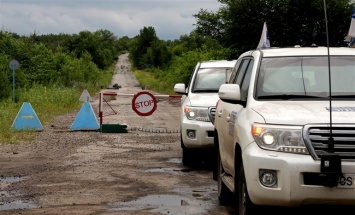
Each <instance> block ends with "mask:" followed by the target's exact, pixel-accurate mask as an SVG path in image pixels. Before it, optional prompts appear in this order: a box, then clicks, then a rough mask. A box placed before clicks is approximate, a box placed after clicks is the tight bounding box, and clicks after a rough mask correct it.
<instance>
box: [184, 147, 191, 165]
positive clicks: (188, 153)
mask: <svg viewBox="0 0 355 215" xmlns="http://www.w3.org/2000/svg"><path fill="white" fill-rule="evenodd" d="M182 164H184V165H185V166H190V165H191V164H192V155H191V150H190V149H188V148H186V147H185V146H184V147H183V148H182Z"/></svg>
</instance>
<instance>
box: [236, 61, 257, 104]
mask: <svg viewBox="0 0 355 215" xmlns="http://www.w3.org/2000/svg"><path fill="white" fill-rule="evenodd" d="M253 64H254V60H253V59H250V62H249V65H248V68H247V70H246V72H245V76H244V78H243V82H242V84H240V85H239V86H241V87H240V98H241V100H242V101H246V100H247V97H248V90H249V84H250V78H251V72H252V70H253Z"/></svg>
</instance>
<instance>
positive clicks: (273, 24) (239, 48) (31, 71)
mask: <svg viewBox="0 0 355 215" xmlns="http://www.w3.org/2000/svg"><path fill="white" fill-rule="evenodd" d="M218 2H220V3H221V6H220V8H219V10H217V11H207V10H206V9H200V11H199V12H198V13H197V14H194V17H195V19H196V24H195V29H194V30H193V31H192V32H190V33H189V34H187V35H181V36H180V37H179V39H175V40H161V39H159V38H158V37H157V35H156V32H155V29H154V27H152V26H144V27H143V28H142V29H141V30H140V32H139V34H138V35H137V36H135V37H133V38H129V37H127V36H125V37H121V38H117V37H116V36H115V35H114V34H113V33H112V32H111V31H109V30H98V31H95V32H89V31H81V32H79V33H78V34H72V35H70V34H58V35H54V34H49V35H37V34H36V32H34V33H33V34H31V35H29V36H20V35H17V34H16V33H12V32H6V31H0V88H1V91H0V101H1V100H3V99H7V98H9V97H11V89H12V74H11V70H10V69H9V66H8V65H9V62H10V61H11V59H16V60H18V61H19V62H20V67H19V69H17V70H16V87H19V88H24V89H26V88H31V87H32V86H33V85H34V84H39V85H42V86H49V85H51V86H53V85H54V86H60V87H78V88H79V89H83V88H85V86H86V85H87V84H88V83H89V84H93V85H97V86H99V85H101V84H102V83H100V77H101V76H102V74H105V73H107V72H110V70H109V68H110V67H111V66H112V65H113V64H114V63H115V62H116V61H117V56H118V55H119V54H120V53H121V52H123V51H127V52H129V58H130V61H131V63H132V67H133V68H134V69H139V70H145V71H147V72H149V73H152V74H153V75H154V76H155V78H156V79H159V80H162V81H165V82H168V83H171V84H173V83H177V82H183V83H187V82H188V80H189V78H190V74H191V72H192V71H193V69H194V67H195V65H196V63H197V62H198V61H204V60H220V59H236V58H238V56H239V55H240V54H241V53H242V52H244V51H246V50H250V49H255V48H256V46H257V44H258V42H259V39H260V35H261V31H262V26H263V23H264V22H266V23H267V26H268V30H269V32H268V33H269V36H270V41H271V46H272V47H287V46H290V47H292V46H294V45H301V46H310V45H311V44H316V45H318V46H326V45H327V43H326V42H327V40H326V35H325V33H326V31H325V24H326V23H325V16H324V0H218ZM326 4H327V8H326V9H327V14H328V17H327V20H328V28H329V44H330V46H345V45H346V44H345V43H344V37H345V36H346V35H347V31H348V29H349V25H350V20H351V15H352V9H353V7H354V2H353V1H352V0H327V1H326ZM201 7H203V5H201ZM111 72H112V71H111Z"/></svg>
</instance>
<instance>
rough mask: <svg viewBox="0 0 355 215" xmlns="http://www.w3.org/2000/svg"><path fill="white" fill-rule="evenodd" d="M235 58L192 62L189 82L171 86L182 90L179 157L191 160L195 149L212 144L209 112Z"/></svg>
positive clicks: (186, 160) (226, 79) (185, 162)
mask: <svg viewBox="0 0 355 215" xmlns="http://www.w3.org/2000/svg"><path fill="white" fill-rule="evenodd" d="M235 63H236V60H233V61H228V60H219V61H206V62H200V63H198V64H197V65H196V67H195V69H194V71H193V74H192V76H191V78H190V82H189V84H188V86H187V87H186V86H185V84H183V83H178V84H176V85H175V86H174V91H175V92H176V93H179V94H183V95H184V96H183V97H182V105H181V116H180V127H181V128H180V131H181V147H182V161H183V163H184V164H185V165H189V164H192V162H193V161H195V159H194V158H196V157H198V154H195V153H198V152H197V150H196V149H201V148H213V131H214V127H213V124H212V122H211V120H210V116H209V115H210V114H214V110H215V106H216V102H217V100H218V95H217V92H218V89H219V87H220V85H221V84H224V83H227V81H228V80H229V76H230V74H231V72H232V70H233V68H234V66H235Z"/></svg>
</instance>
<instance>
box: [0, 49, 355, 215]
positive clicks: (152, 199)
mask: <svg viewBox="0 0 355 215" xmlns="http://www.w3.org/2000/svg"><path fill="white" fill-rule="evenodd" d="M115 84H117V85H118V86H120V88H119V89H116V88H117V87H116V88H114V87H113V86H114V85H115ZM117 85H116V86H117ZM142 88H144V89H145V90H146V91H148V92H150V93H152V94H155V95H158V94H157V93H155V92H152V91H149V87H145V86H143V87H142V86H140V85H139V83H138V82H137V81H136V79H135V78H134V76H133V73H132V71H130V65H129V62H128V56H127V54H124V55H121V56H120V57H119V60H118V63H117V65H116V71H115V74H114V76H113V79H112V83H111V85H110V86H109V89H104V90H102V91H103V92H111V93H112V92H113V93H116V94H118V96H113V97H110V96H109V97H106V98H105V102H103V106H102V112H103V116H104V117H103V119H102V123H103V124H109V125H112V124H121V125H126V126H127V133H106V132H100V131H71V130H70V128H71V125H72V124H73V122H74V120H75V118H76V116H77V115H78V112H79V110H77V111H74V112H71V113H68V114H66V115H61V116H58V117H56V118H54V119H53V120H52V121H51V122H49V123H47V124H46V125H44V130H43V131H42V132H38V133H36V137H35V138H34V139H33V140H31V141H28V142H24V143H20V144H16V145H13V144H5V145H1V147H0V215H2V214H9V215H13V214H26V215H38V214H64V215H67V214H70V215H71V214H73V215H84V214H85V215H86V214H88V215H89V214H90V215H100V214H118V215H131V214H134V215H161V214H162V215H232V214H237V213H236V210H235V207H234V206H233V202H232V201H231V202H230V203H229V204H227V205H223V206H222V205H220V204H219V201H218V198H217V183H216V182H215V181H213V180H212V172H211V165H210V164H209V163H208V162H207V161H206V159H201V160H200V161H201V162H199V163H197V164H196V165H194V166H191V167H186V166H184V165H182V163H181V148H180V129H179V106H180V100H179V99H177V100H176V99H171V98H166V97H159V98H158V97H157V109H156V111H155V112H154V113H153V114H152V115H150V116H139V115H138V114H137V113H135V112H134V111H133V110H132V104H131V103H132V98H133V96H132V94H136V93H138V92H140V91H142ZM78 99H79V98H78ZM90 104H91V106H92V108H93V112H94V113H95V116H96V117H97V118H98V119H97V120H98V122H99V117H98V116H99V114H98V112H99V96H98V95H92V96H91V101H90ZM33 108H34V109H35V107H33ZM314 210H316V211H317V214H334V213H335V214H338V212H339V211H343V212H345V213H346V214H353V213H354V208H350V209H349V208H344V207H339V208H335V209H334V208H331V210H329V208H328V207H324V206H322V207H315V208H313V207H312V208H309V207H305V208H302V209H295V208H284V209H280V208H277V209H275V208H271V207H266V208H262V210H261V211H260V213H258V214H290V215H291V214H312V215H313V214H315V213H314V212H313V211H314ZM334 210H335V211H334Z"/></svg>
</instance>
